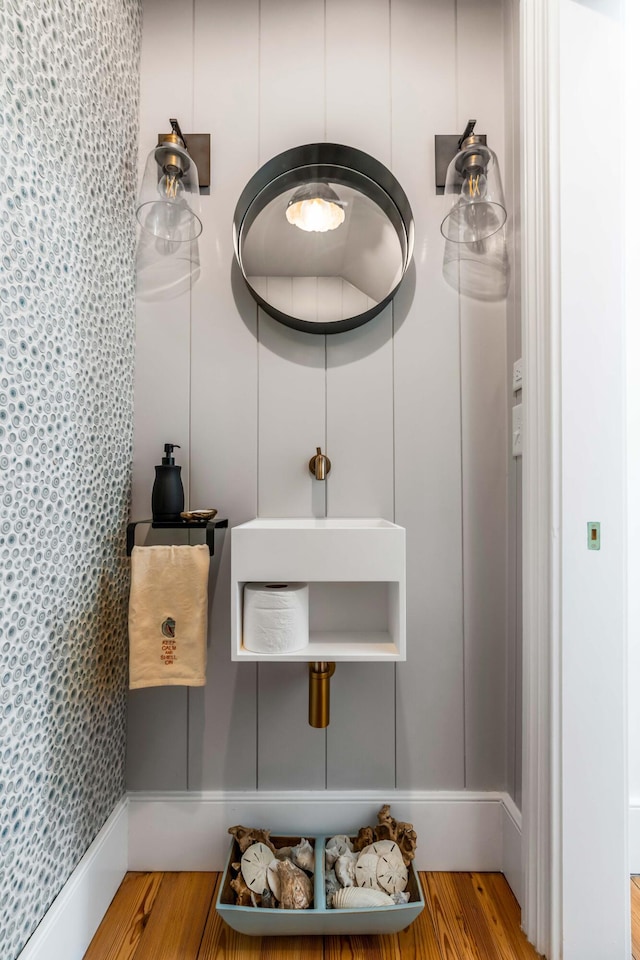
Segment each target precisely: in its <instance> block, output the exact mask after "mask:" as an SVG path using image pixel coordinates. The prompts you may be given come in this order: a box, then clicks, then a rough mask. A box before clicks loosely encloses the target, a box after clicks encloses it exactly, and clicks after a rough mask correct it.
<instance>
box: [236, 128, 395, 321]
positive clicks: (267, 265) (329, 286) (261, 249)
mask: <svg viewBox="0 0 640 960" xmlns="http://www.w3.org/2000/svg"><path fill="white" fill-rule="evenodd" d="M413 234H414V228H413V214H412V212H411V207H410V205H409V201H408V199H407V196H406V194H405V192H404V190H403V189H402V187H401V186H400V184H399V183H398V181H397V180H396V178H395V177H394V176H393V174H392V173H391V171H390V170H388V169H387V168H386V167H385V166H384V165H383V164H381V163H380V161H379V160H376V159H375V158H374V157H372V156H370V155H369V154H367V153H363V151H362V150H357V149H356V148H355V147H348V146H345V145H344V144H337V143H309V144H305V145H303V146H300V147H293V148H292V149H290V150H285V151H284V152H283V153H280V154H278V155H277V156H275V157H272V158H271V160H268V161H267V162H266V163H265V164H263V166H262V167H260V169H259V170H258V171H256V173H255V174H254V175H253V176H252V177H251V179H250V180H249V181H248V183H247V184H246V186H245V188H244V190H243V191H242V193H241V195H240V198H239V200H238V203H237V205H236V209H235V213H234V217H233V236H234V248H235V254H236V259H237V261H238V264H239V266H240V269H241V270H242V274H243V276H244V279H245V281H246V282H247V285H248V287H249V290H250V291H251V293H252V295H253V297H254V299H255V300H256V301H257V302H258V304H259V305H260V306H261V307H262V309H263V310H265V311H266V312H267V313H268V314H270V315H271V316H272V317H274V319H276V320H279V321H280V322H281V323H284V324H286V325H287V326H289V327H292V328H294V329H297V330H303V331H305V332H307V333H337V332H341V331H346V330H353V329H354V328H355V327H359V326H361V325H362V324H363V323H367V322H368V321H369V320H371V319H373V317H375V316H376V315H377V314H378V313H380V311H381V310H383V309H384V307H385V306H386V304H388V303H389V301H390V300H391V298H392V297H393V296H394V294H395V292H396V290H397V289H398V286H399V284H400V282H401V281H402V278H403V276H404V274H405V272H406V270H407V267H408V265H409V262H410V260H411V256H412V253H413Z"/></svg>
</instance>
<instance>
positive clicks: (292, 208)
mask: <svg viewBox="0 0 640 960" xmlns="http://www.w3.org/2000/svg"><path fill="white" fill-rule="evenodd" d="M287 220H288V221H289V223H291V224H293V226H294V227H299V228H300V230H304V231H306V232H307V233H326V231H327V230H335V229H336V227H339V226H340V224H341V223H344V210H343V209H342V207H341V206H340V204H339V203H334V202H333V201H331V200H323V199H322V198H321V197H310V198H308V199H306V200H299V201H298V202H297V203H292V204H290V205H289V206H288V207H287Z"/></svg>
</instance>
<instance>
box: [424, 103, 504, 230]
mask: <svg viewBox="0 0 640 960" xmlns="http://www.w3.org/2000/svg"><path fill="white" fill-rule="evenodd" d="M475 125H476V121H475V120H469V122H468V124H467V127H466V129H465V131H464V133H463V134H462V136H461V137H460V138H459V139H458V141H457V143H456V147H457V152H456V154H455V156H454V157H453V159H451V162H450V163H449V165H448V167H447V172H446V177H445V181H444V188H443V189H442V184H441V182H439V181H440V178H441V171H442V167H443V162H446V161H447V160H448V159H449V157H451V152H450V151H451V141H452V140H454V141H455V137H440V136H436V190H437V192H439V193H444V194H445V195H447V196H453V197H455V201H454V203H453V206H452V207H451V210H450V211H449V213H448V214H447V216H446V217H445V218H444V220H443V221H442V224H441V225H440V232H441V233H442V235H443V237H444V238H445V239H446V240H448V241H451V242H453V243H470V244H476V243H482V242H483V241H484V240H487V239H488V238H489V237H491V236H493V234H495V233H497V232H498V230H500V229H501V227H503V226H504V223H505V221H506V219H507V211H506V207H505V202H504V194H503V192H502V181H501V179H500V168H499V166H498V160H497V157H496V155H495V153H494V152H493V150H491V149H490V148H489V147H488V146H487V144H486V137H485V136H481V135H478V134H474V132H473V130H474V127H475ZM438 174H440V176H438Z"/></svg>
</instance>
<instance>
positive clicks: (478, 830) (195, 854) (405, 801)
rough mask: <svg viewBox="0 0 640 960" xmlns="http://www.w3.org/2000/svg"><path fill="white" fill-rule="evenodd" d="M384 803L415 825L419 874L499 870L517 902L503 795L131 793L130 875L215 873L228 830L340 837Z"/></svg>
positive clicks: (517, 858)
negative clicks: (244, 827) (245, 826)
mask: <svg viewBox="0 0 640 960" xmlns="http://www.w3.org/2000/svg"><path fill="white" fill-rule="evenodd" d="M383 803H390V804H391V811H392V814H393V816H394V817H396V819H398V820H408V821H409V822H411V823H413V824H414V826H415V829H416V832H417V834H418V838H419V845H418V851H417V855H416V860H415V866H416V868H417V869H418V870H478V871H483V870H490V871H494V870H496V871H502V872H504V873H505V875H506V876H507V879H508V881H509V883H510V885H511V887H512V889H513V891H514V893H515V894H516V897H518V898H519V896H520V891H521V889H522V883H521V877H520V874H521V850H520V813H519V811H518V810H517V808H516V807H515V805H514V803H513V801H512V800H511V798H510V797H508V796H507V795H506V794H503V793H480V792H478V793H472V792H470V791H469V792H467V791H459V792H450V793H444V792H442V793H441V792H427V791H424V792H413V791H411V792H402V791H386V792H385V793H384V794H383V793H363V792H356V791H353V792H349V791H335V792H329V791H315V792H308V793H307V792H285V793H268V792H262V791H261V792H257V791H256V792H246V793H224V792H203V793H191V792H189V793H182V792H175V793H130V794H129V869H130V870H222V869H223V867H224V864H225V860H226V856H227V852H228V846H229V837H228V834H227V829H228V827H230V826H232V825H234V824H237V823H244V824H255V825H257V826H268V827H269V828H270V829H271V830H272V832H273V833H277V832H278V831H279V830H281V831H283V832H287V833H288V832H291V833H299V834H300V835H304V833H305V831H311V832H313V833H319V832H321V831H326V832H327V833H328V834H331V833H338V832H339V833H343V832H344V831H345V830H346V831H349V830H353V829H357V828H358V827H359V826H360V825H361V824H363V823H375V817H376V813H377V811H378V810H379V809H380V807H381V806H382V804H383Z"/></svg>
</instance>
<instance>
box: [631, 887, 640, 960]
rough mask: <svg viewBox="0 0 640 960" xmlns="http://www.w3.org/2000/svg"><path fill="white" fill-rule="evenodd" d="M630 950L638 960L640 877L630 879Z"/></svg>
mask: <svg viewBox="0 0 640 960" xmlns="http://www.w3.org/2000/svg"><path fill="white" fill-rule="evenodd" d="M631 949H632V953H633V960H640V877H631Z"/></svg>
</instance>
